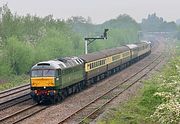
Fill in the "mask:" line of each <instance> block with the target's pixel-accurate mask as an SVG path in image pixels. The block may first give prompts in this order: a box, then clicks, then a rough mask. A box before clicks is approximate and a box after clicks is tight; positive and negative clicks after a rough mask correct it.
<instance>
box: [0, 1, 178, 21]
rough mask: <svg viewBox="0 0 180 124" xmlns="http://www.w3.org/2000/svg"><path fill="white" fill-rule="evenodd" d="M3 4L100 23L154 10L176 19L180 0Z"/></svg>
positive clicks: (138, 17) (18, 10)
mask: <svg viewBox="0 0 180 124" xmlns="http://www.w3.org/2000/svg"><path fill="white" fill-rule="evenodd" d="M5 3H8V7H9V8H10V9H11V11H12V12H13V13H14V12H16V13H17V14H18V15H26V14H27V13H30V14H33V15H34V14H36V15H38V16H43V17H44V16H46V15H49V14H53V16H54V17H55V18H64V19H67V18H68V17H71V16H83V17H85V18H87V17H88V16H90V17H91V18H92V20H93V23H103V22H104V21H106V20H109V19H112V18H116V17H117V16H118V15H120V14H128V15H130V16H131V17H133V18H134V19H135V20H136V21H138V22H140V21H141V20H142V18H147V15H148V14H149V13H151V14H152V13H154V12H156V14H157V16H160V17H163V18H164V19H165V20H167V21H176V19H178V18H180V0H0V6H2V5H3V4H5Z"/></svg>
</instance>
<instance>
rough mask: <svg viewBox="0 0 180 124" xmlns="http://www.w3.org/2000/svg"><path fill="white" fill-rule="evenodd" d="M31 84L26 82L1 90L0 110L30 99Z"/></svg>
mask: <svg viewBox="0 0 180 124" xmlns="http://www.w3.org/2000/svg"><path fill="white" fill-rule="evenodd" d="M29 91H30V85H29V84H25V85H21V86H19V87H15V88H12V89H9V90H5V91H2V92H0V100H1V102H0V111H1V110H4V109H7V108H9V107H12V106H14V105H17V104H19V103H22V102H25V101H27V100H30V99H31V98H30V95H29Z"/></svg>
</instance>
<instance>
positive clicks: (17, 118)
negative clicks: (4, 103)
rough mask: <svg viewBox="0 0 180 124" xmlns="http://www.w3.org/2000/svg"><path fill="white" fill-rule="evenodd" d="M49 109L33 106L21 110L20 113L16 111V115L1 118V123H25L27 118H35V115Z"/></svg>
mask: <svg viewBox="0 0 180 124" xmlns="http://www.w3.org/2000/svg"><path fill="white" fill-rule="evenodd" d="M48 107H49V106H40V105H38V104H32V105H30V106H28V107H26V108H24V109H21V110H19V111H16V112H15V113H12V114H10V115H8V116H5V117H3V118H1V119H0V122H1V123H4V124H9V123H11V124H16V123H18V122H21V121H23V120H24V119H26V118H29V117H31V116H33V115H34V114H37V113H38V112H40V111H42V110H45V109H46V108H48Z"/></svg>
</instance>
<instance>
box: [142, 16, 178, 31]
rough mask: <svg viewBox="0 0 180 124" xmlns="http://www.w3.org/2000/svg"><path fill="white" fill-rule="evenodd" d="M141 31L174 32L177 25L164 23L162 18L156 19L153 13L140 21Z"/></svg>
mask: <svg viewBox="0 0 180 124" xmlns="http://www.w3.org/2000/svg"><path fill="white" fill-rule="evenodd" d="M141 29H142V31H143V32H176V31H177V25H176V23H175V22H167V21H164V20H163V18H162V17H157V16H156V13H154V14H150V15H148V18H147V19H143V20H142V23H141Z"/></svg>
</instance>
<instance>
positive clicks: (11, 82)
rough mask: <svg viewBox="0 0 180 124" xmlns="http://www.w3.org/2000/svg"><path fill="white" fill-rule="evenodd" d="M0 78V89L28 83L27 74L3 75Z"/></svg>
mask: <svg viewBox="0 0 180 124" xmlns="http://www.w3.org/2000/svg"><path fill="white" fill-rule="evenodd" d="M0 79H1V83H0V91H3V90H7V89H10V88H13V87H17V86H20V85H23V84H27V83H29V76H27V75H21V76H15V75H11V76H9V77H3V78H0Z"/></svg>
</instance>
